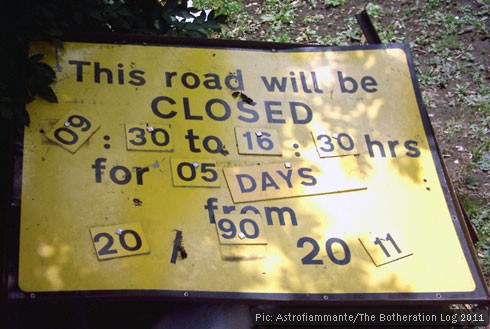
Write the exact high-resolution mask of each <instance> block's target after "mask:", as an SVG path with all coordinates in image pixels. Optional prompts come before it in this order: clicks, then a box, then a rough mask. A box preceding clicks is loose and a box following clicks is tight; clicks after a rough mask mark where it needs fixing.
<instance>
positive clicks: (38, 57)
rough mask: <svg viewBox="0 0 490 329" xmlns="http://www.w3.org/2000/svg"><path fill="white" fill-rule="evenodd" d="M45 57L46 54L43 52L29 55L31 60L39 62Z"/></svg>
mask: <svg viewBox="0 0 490 329" xmlns="http://www.w3.org/2000/svg"><path fill="white" fill-rule="evenodd" d="M43 58H44V55H43V54H34V55H32V56H31V57H29V60H30V61H32V62H36V63H37V62H39V61H40V60H41V59H43Z"/></svg>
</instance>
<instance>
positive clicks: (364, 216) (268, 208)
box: [18, 42, 486, 302]
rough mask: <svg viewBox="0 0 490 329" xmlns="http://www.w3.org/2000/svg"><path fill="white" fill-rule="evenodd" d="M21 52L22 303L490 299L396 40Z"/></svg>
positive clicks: (38, 47) (36, 47)
mask: <svg viewBox="0 0 490 329" xmlns="http://www.w3.org/2000/svg"><path fill="white" fill-rule="evenodd" d="M31 52H32V53H38V52H41V53H44V54H47V57H46V61H47V62H48V63H49V64H50V65H52V66H53V67H54V68H55V70H56V71H57V77H58V81H57V83H56V84H55V85H54V89H55V92H56V94H57V96H58V99H59V103H58V104H50V103H47V102H45V101H43V100H36V101H35V102H33V103H32V104H31V105H30V106H29V108H28V111H29V114H30V118H31V124H30V126H29V127H27V128H25V131H24V140H23V145H24V150H23V168H22V197H21V215H20V241H19V262H18V285H19V288H20V291H22V292H26V293H36V294H37V295H38V296H39V295H41V296H42V295H43V294H46V295H48V296H50V295H51V294H54V295H55V294H56V293H64V294H70V293H73V292H77V293H79V292H83V293H84V294H88V295H90V294H94V295H97V294H109V295H110V294H111V293H114V294H116V293H117V294H118V295H121V294H129V295H130V294H138V295H155V294H156V295H161V296H187V297H195V298H201V297H203V298H233V299H243V300H247V299H248V300H310V301H312V300H313V301H315V300H317V301H321V302H325V301H326V300H387V299H397V300H402V299H403V300H414V299H417V300H420V299H422V300H454V299H465V300H472V299H473V300H475V299H484V298H486V290H485V288H484V284H483V283H482V280H481V277H480V275H479V270H478V265H477V264H476V263H475V261H474V258H473V257H472V255H473V254H472V249H471V247H470V246H469V244H468V242H467V241H466V238H465V233H464V232H465V231H464V229H463V227H462V224H461V222H460V219H459V215H458V212H457V210H456V208H455V205H454V200H453V199H452V198H451V194H450V189H449V188H448V184H447V182H446V178H445V176H444V173H443V169H442V165H441V160H440V158H439V157H438V154H437V151H436V147H435V141H434V138H433V136H432V132H431V128H430V124H429V122H428V118H427V114H426V112H425V110H424V108H423V107H422V105H421V97H420V94H419V91H418V89H417V84H416V78H415V76H414V70H413V66H412V63H411V58H410V54H409V52H408V48H407V46H405V45H376V46H372V45H371V46H359V47H355V48H352V47H349V48H300V49H292V50H287V51H277V50H273V49H245V48H243V49H240V48H220V47H188V46H178V47H176V46H161V45H159V46H151V45H116V44H92V43H76V42H66V43H65V44H64V49H55V48H53V47H52V46H50V45H47V44H41V43H40V44H33V45H32V49H31ZM448 273H450V275H448Z"/></svg>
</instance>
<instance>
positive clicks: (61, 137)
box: [54, 115, 92, 145]
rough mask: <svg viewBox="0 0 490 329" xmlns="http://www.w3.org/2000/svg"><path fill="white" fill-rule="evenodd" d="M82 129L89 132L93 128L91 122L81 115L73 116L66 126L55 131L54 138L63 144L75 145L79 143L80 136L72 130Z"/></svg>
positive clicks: (69, 118)
mask: <svg viewBox="0 0 490 329" xmlns="http://www.w3.org/2000/svg"><path fill="white" fill-rule="evenodd" d="M72 127H73V128H80V130H81V131H87V130H89V129H90V128H91V127H92V124H91V123H90V121H89V120H88V119H87V118H85V117H83V116H81V115H71V116H70V117H68V120H66V122H65V126H63V127H60V128H58V129H56V130H55V131H54V138H56V140H57V141H59V142H60V143H62V144H65V145H73V144H76V143H77V142H78V134H77V133H76V132H75V131H73V130H72V129H71V128H72Z"/></svg>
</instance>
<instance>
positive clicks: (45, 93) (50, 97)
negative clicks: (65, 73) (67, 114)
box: [39, 86, 58, 103]
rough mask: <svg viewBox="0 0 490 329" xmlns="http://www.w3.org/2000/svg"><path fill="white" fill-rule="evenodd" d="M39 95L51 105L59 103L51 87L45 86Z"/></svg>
mask: <svg viewBox="0 0 490 329" xmlns="http://www.w3.org/2000/svg"><path fill="white" fill-rule="evenodd" d="M39 95H40V96H41V97H42V98H44V99H45V100H47V101H48V102H50V103H58V97H56V94H55V93H54V91H53V89H51V87H48V86H45V87H42V88H40V89H39Z"/></svg>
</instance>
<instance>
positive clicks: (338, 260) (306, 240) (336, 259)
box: [296, 237, 351, 265]
mask: <svg viewBox="0 0 490 329" xmlns="http://www.w3.org/2000/svg"><path fill="white" fill-rule="evenodd" d="M305 244H310V245H311V246H312V249H311V251H310V252H309V253H308V254H306V256H304V257H303V258H302V259H301V263H303V264H304V265H322V264H323V260H322V259H315V257H316V256H317V255H318V254H319V252H320V246H319V245H318V242H317V241H316V240H315V239H313V238H310V237H302V238H300V239H299V240H298V243H297V244H296V246H297V247H298V248H304V246H305ZM334 245H339V246H340V247H341V248H342V249H343V251H344V252H343V257H341V256H342V255H341V254H340V255H339V253H334V251H333V248H334ZM325 249H326V251H327V256H328V258H329V259H330V261H332V263H334V264H337V265H347V264H349V262H350V258H351V255H350V249H349V246H348V245H347V243H346V242H345V241H344V240H342V239H339V238H330V239H328V240H327V242H325Z"/></svg>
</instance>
